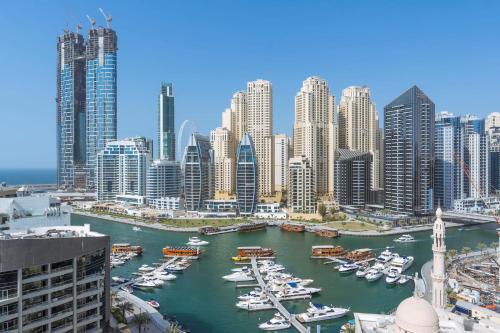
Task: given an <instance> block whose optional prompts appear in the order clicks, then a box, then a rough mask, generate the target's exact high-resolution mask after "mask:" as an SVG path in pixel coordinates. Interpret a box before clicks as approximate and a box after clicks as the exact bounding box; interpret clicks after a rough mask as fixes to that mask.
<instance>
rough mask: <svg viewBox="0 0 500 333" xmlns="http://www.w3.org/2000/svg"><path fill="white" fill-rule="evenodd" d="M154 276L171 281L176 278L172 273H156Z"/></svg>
mask: <svg viewBox="0 0 500 333" xmlns="http://www.w3.org/2000/svg"><path fill="white" fill-rule="evenodd" d="M154 277H155V278H157V279H159V280H162V281H172V280H175V279H177V276H175V275H174V274H172V273H157V274H155V275H154Z"/></svg>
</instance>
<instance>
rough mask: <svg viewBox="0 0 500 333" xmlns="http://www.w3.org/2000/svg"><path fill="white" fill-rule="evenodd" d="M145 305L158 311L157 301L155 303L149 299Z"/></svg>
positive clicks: (158, 304)
mask: <svg viewBox="0 0 500 333" xmlns="http://www.w3.org/2000/svg"><path fill="white" fill-rule="evenodd" d="M146 303H148V304H149V305H151V306H152V307H153V308H155V309H159V308H160V303H158V302H157V301H155V300H154V299H150V300H149V301H147V302H146Z"/></svg>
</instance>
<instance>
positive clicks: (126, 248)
mask: <svg viewBox="0 0 500 333" xmlns="http://www.w3.org/2000/svg"><path fill="white" fill-rule="evenodd" d="M129 252H133V253H136V254H141V253H142V252H143V249H142V246H138V245H130V244H128V243H117V244H113V245H112V246H111V253H129Z"/></svg>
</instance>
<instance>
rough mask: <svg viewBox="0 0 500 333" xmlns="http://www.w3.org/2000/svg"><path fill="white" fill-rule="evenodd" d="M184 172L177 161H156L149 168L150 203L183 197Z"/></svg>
mask: <svg viewBox="0 0 500 333" xmlns="http://www.w3.org/2000/svg"><path fill="white" fill-rule="evenodd" d="M181 189H182V171H181V164H180V163H179V162H177V161H169V160H165V159H163V160H156V161H154V162H153V163H152V164H151V165H150V166H149V168H148V171H147V186H146V196H147V199H148V203H149V204H151V203H152V202H153V201H154V200H156V199H160V198H176V197H180V196H181Z"/></svg>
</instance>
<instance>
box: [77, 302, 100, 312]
mask: <svg viewBox="0 0 500 333" xmlns="http://www.w3.org/2000/svg"><path fill="white" fill-rule="evenodd" d="M100 306H102V302H91V303H87V304H85V305H84V306H82V307H79V308H78V309H77V310H76V313H81V312H84V311H87V310H90V309H93V308H96V307H97V308H98V307H100Z"/></svg>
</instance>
